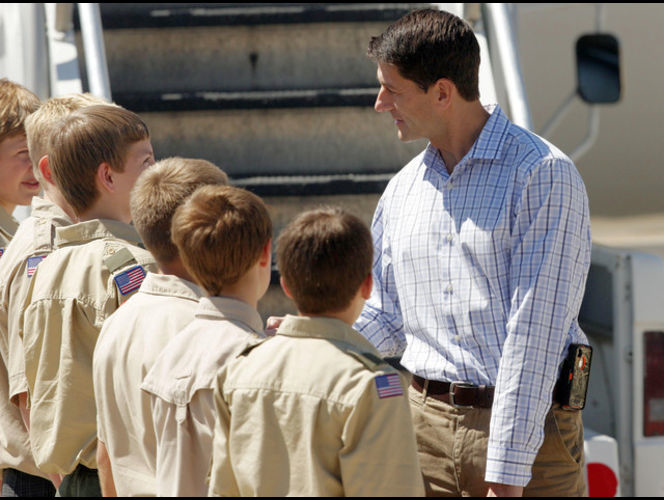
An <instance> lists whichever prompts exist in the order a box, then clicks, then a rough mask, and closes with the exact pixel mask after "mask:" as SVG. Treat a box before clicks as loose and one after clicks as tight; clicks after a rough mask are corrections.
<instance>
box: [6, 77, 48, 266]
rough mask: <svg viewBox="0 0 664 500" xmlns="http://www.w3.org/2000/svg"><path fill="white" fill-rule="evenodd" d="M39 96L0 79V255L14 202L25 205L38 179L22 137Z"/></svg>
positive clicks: (36, 190) (34, 192) (12, 225)
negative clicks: (25, 123)
mask: <svg viewBox="0 0 664 500" xmlns="http://www.w3.org/2000/svg"><path fill="white" fill-rule="evenodd" d="M40 104H41V103H40V101H39V98H38V97H37V96H36V95H34V94H33V93H32V92H30V91H29V90H28V89H26V88H25V87H23V86H22V85H19V84H17V83H14V82H12V81H10V80H7V79H6V78H2V79H0V257H2V254H3V253H4V251H5V249H6V248H7V245H8V244H9V241H10V240H11V239H12V236H13V235H14V233H15V232H16V229H17V228H18V222H16V220H15V219H14V218H13V217H12V213H13V212H14V208H16V205H29V204H30V200H31V199H32V197H33V196H35V195H37V194H39V189H40V187H39V182H37V179H35V177H34V175H32V164H31V163H30V156H29V155H28V145H27V143H26V139H25V127H24V122H25V119H26V118H27V117H28V116H29V115H30V113H33V112H34V111H36V110H37V108H39V105H40Z"/></svg>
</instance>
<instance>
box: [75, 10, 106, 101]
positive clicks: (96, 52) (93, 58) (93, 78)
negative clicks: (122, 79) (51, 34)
mask: <svg viewBox="0 0 664 500" xmlns="http://www.w3.org/2000/svg"><path fill="white" fill-rule="evenodd" d="M78 16H79V21H80V25H81V37H82V41H83V51H84V53H85V67H86V70H87V74H88V85H89V88H90V93H91V94H93V95H96V96H98V97H102V98H104V99H106V100H108V101H111V84H110V80H109V77H108V64H107V62H106V49H105V47H104V36H103V28H102V24H101V13H100V11H99V4H98V3H79V4H78Z"/></svg>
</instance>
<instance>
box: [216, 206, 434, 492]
mask: <svg viewBox="0 0 664 500" xmlns="http://www.w3.org/2000/svg"><path fill="white" fill-rule="evenodd" d="M277 260H278V265H279V270H280V272H281V276H282V278H281V283H282V287H283V289H284V291H285V292H286V294H287V295H288V296H289V297H291V298H292V299H293V300H294V302H295V305H296V307H297V310H298V316H291V315H288V316H286V317H285V318H284V320H283V322H282V323H281V325H280V326H279V328H278V329H277V333H276V335H275V336H274V337H272V338H270V339H269V340H267V341H265V342H262V343H259V344H258V345H257V346H253V347H250V348H247V349H246V350H245V351H244V353H243V354H242V355H241V356H239V357H238V358H237V359H236V360H235V361H234V362H232V363H229V364H228V366H227V369H226V370H222V371H221V372H220V374H219V375H218V381H217V388H215V392H214V398H215V407H216V409H217V421H216V424H215V430H214V447H213V450H214V451H213V462H212V469H211V477H210V488H209V493H210V494H212V495H222V496H225V495H232V496H236V495H240V496H290V495H292V496H302V495H306V496H344V495H345V496H377V497H381V496H417V495H423V494H424V486H423V483H422V477H421V474H420V470H419V463H418V458H417V449H416V444H415V435H414V432H413V428H412V422H411V417H410V408H409V405H408V400H407V399H406V396H405V391H406V389H405V388H406V387H407V383H406V381H405V380H403V379H402V376H401V375H400V374H399V373H398V372H397V371H396V370H395V369H393V368H392V367H391V366H390V365H388V364H387V363H385V362H384V361H383V360H382V359H381V358H380V357H379V355H378V352H377V351H376V349H375V348H374V347H373V346H372V345H371V344H370V343H369V342H368V341H367V340H365V339H364V338H363V337H362V336H361V335H360V334H359V333H357V332H356V331H355V330H353V329H352V328H351V325H352V324H353V322H354V321H355V319H356V318H357V316H358V315H359V314H360V311H361V310H362V306H363V304H364V301H365V300H366V298H367V297H368V296H369V294H370V292H371V286H372V278H371V261H372V241H371V235H370V233H369V230H368V228H367V227H366V226H365V225H364V224H363V223H362V222H361V221H360V220H359V219H357V218H356V217H354V216H351V215H349V214H347V213H345V212H343V211H341V210H339V209H320V210H315V211H311V212H306V213H304V214H301V215H300V216H299V217H297V218H296V219H295V220H294V221H293V222H292V223H291V224H289V225H288V226H287V227H286V228H285V229H284V230H283V231H282V233H281V235H280V236H279V240H278V242H277Z"/></svg>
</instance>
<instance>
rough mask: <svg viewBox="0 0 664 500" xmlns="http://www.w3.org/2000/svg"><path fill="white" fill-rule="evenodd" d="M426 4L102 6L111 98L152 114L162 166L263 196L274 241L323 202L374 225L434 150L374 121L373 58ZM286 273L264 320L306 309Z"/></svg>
mask: <svg viewBox="0 0 664 500" xmlns="http://www.w3.org/2000/svg"><path fill="white" fill-rule="evenodd" d="M426 5H430V4H373V3H372V4H349V3H327V4H306V3H275V4H252V3H244V4H111V3H109V4H100V11H101V22H102V26H103V29H104V31H103V36H104V44H105V48H106V59H107V61H108V74H109V78H110V88H111V92H112V99H113V100H114V101H115V102H116V103H118V104H120V105H122V106H124V107H126V108H128V109H130V110H132V111H135V112H137V113H139V114H140V115H141V116H142V117H143V118H144V120H145V121H146V123H147V124H148V126H149V128H150V131H151V135H152V142H153V146H154V149H155V153H156V156H157V157H158V158H164V157H168V156H175V155H178V156H186V157H198V158H205V159H207V160H210V161H212V162H214V163H215V164H217V165H219V166H220V167H221V168H223V169H224V170H225V171H226V172H227V173H228V175H229V176H230V178H231V180H232V182H233V184H235V185H238V186H242V187H246V188H247V189H250V190H251V191H253V192H255V193H256V194H258V195H260V196H261V197H263V198H264V199H265V201H266V202H267V203H268V205H269V207H270V209H271V213H272V216H273V220H274V223H275V238H276V236H277V235H278V233H279V231H280V229H281V228H282V227H283V226H284V225H285V224H286V223H288V221H290V220H291V219H292V217H293V216H295V215H296V214H297V213H299V212H300V211H302V210H305V209H307V208H311V207H315V206H318V205H320V204H336V205H342V206H344V207H346V208H347V209H349V210H351V211H353V212H354V213H356V214H357V215H359V216H361V217H362V218H363V219H364V220H365V221H366V222H367V223H369V222H370V220H371V216H372V214H373V209H374V207H375V203H376V202H377V200H378V197H379V196H380V193H381V192H382V190H383V189H384V187H385V185H386V183H387V181H388V180H389V178H390V177H391V176H392V175H393V174H394V173H395V172H396V171H397V170H398V169H399V168H401V167H402V166H403V165H404V164H405V163H406V162H408V161H409V160H410V159H411V158H412V157H413V156H414V155H415V154H417V153H418V152H419V151H421V150H422V149H423V147H424V143H423V142H421V141H420V142H417V143H412V144H406V145H404V144H403V143H401V142H400V141H399V139H398V138H397V135H396V131H395V129H394V126H393V124H392V121H391V120H390V117H389V116H382V115H379V114H378V113H376V112H375V111H374V109H373V104H374V100H375V97H376V94H377V92H378V84H377V81H376V67H375V64H374V63H373V62H371V61H370V60H369V59H368V58H367V57H366V49H367V46H368V42H369V39H370V37H371V36H374V35H377V34H379V33H380V32H381V31H382V30H383V29H384V28H385V27H386V26H387V25H388V24H389V23H391V22H393V21H394V20H396V19H398V18H399V17H401V16H402V15H404V14H405V13H407V12H408V11H410V10H412V9H414V8H417V7H418V6H426ZM77 25H78V23H77V20H76V19H75V27H76V26H77ZM77 38H78V44H79V50H78V53H79V67H80V68H81V76H82V83H83V89H84V90H86V89H87V86H88V84H87V78H86V75H85V70H84V68H85V61H84V55H83V54H84V51H83V50H82V49H81V47H80V45H81V42H80V36H79V37H77ZM277 276H278V274H277V272H276V270H275V272H274V273H273V280H272V281H273V283H272V286H271V289H270V291H269V292H268V294H267V295H266V297H265V298H264V299H263V300H262V301H261V304H260V309H261V313H262V314H263V315H264V316H265V317H266V316H268V315H270V314H283V313H285V312H293V308H292V305H291V303H290V301H288V300H287V299H286V298H285V296H284V295H283V294H282V293H281V291H280V289H279V286H278V280H277Z"/></svg>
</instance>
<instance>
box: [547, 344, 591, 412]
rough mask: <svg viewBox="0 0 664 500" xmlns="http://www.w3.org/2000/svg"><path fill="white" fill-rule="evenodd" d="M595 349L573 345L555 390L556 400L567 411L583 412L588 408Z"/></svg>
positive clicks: (564, 362)
mask: <svg viewBox="0 0 664 500" xmlns="http://www.w3.org/2000/svg"><path fill="white" fill-rule="evenodd" d="M592 354H593V349H592V347H590V346H589V345H582V344H571V345H570V346H569V350H568V351H567V357H566V358H565V360H564V361H563V365H562V369H561V371H560V378H559V379H558V382H557V383H556V387H555V389H554V395H555V397H554V400H555V401H557V402H558V403H560V406H561V408H563V409H565V410H583V408H584V407H585V406H586V394H587V392H588V379H589V377H590V360H591V358H592Z"/></svg>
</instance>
